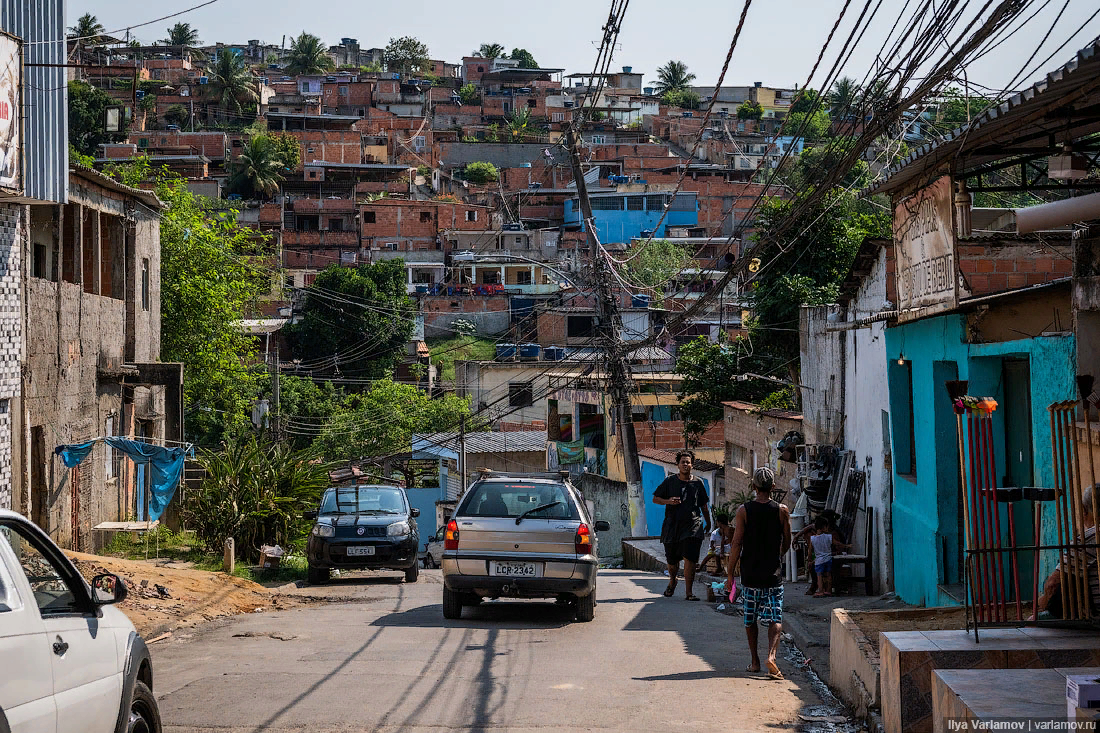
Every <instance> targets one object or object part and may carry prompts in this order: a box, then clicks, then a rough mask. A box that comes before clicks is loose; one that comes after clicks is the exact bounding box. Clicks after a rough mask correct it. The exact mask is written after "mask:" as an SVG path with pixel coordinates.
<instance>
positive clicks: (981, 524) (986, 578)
mask: <svg viewBox="0 0 1100 733" xmlns="http://www.w3.org/2000/svg"><path fill="white" fill-rule="evenodd" d="M967 426H968V428H969V431H968V432H969V439H970V491H971V493H972V496H973V499H974V512H975V516H974V521H975V522H976V523H977V525H978V531H977V533H976V534H977V540H978V543H977V544H978V547H979V548H980V549H985V548H986V547H987V545H986V531H985V512H984V511H982V502H981V494H980V493H979V492H980V491H981V489H980V485H981V470H980V465H981V464H980V462H979V460H978V451H979V450H980V448H979V445H978V435H977V426H976V424H975V420H974V414H973V413H972V412H968V413H967ZM977 566H978V568H977V570H978V574H979V576H980V578H979V585H980V588H981V602H980V605H979V611H980V615H981V616H982V617H983V619H984V618H986V614H987V613H988V612H989V608H987V606H986V601H987V599H990V595H989V590H990V582H991V580H992V579H991V578H990V574H989V563H988V561H987V559H986V558H985V557H983V556H979V560H978V562H977Z"/></svg>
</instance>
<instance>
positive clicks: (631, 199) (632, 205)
mask: <svg viewBox="0 0 1100 733" xmlns="http://www.w3.org/2000/svg"><path fill="white" fill-rule="evenodd" d="M644 209H645V196H627V197H626V210H627V211H643V210H644Z"/></svg>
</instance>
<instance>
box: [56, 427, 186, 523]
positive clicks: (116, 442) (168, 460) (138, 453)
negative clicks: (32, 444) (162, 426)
mask: <svg viewBox="0 0 1100 733" xmlns="http://www.w3.org/2000/svg"><path fill="white" fill-rule="evenodd" d="M100 441H103V442H104V443H106V444H107V445H109V446H111V447H112V448H114V449H115V450H118V451H121V452H122V453H123V454H124V455H125V456H126V457H127V458H129V459H130V460H131V461H133V462H134V463H142V464H148V466H149V469H150V470H149V480H150V483H151V484H152V487H151V489H150V491H149V519H150V520H151V521H155V520H157V519H160V516H161V514H163V513H164V509H165V507H167V506H168V502H170V501H172V497H173V496H174V495H175V493H176V487H177V486H179V482H180V476H181V475H182V474H183V462H184V459H186V458H187V453H188V451H186V450H184V449H183V448H178V447H172V448H169V447H166V446H160V445H152V444H150V443H142V442H141V441H138V440H131V439H129V438H123V437H121V436H117V435H111V436H108V437H106V438H95V439H94V440H89V441H87V442H84V443H74V444H71V445H59V446H57V447H56V448H54V453H56V454H57V455H59V456H61V462H62V463H64V464H65V466H66V467H67V468H76V467H77V466H79V465H80V463H81V461H83V460H84V459H85V458H87V457H88V454H89V453H91V452H92V448H93V447H94V446H95V444H96V443H98V442H100Z"/></svg>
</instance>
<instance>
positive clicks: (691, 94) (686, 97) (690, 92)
mask: <svg viewBox="0 0 1100 733" xmlns="http://www.w3.org/2000/svg"><path fill="white" fill-rule="evenodd" d="M661 101H662V102H663V103H665V104H667V105H668V106H669V107H680V108H681V109H699V104H700V99H699V94H698V92H696V91H695V90H694V89H673V90H672V91H668V92H665V93H664V94H662V95H661Z"/></svg>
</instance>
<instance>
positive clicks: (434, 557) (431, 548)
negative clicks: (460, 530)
mask: <svg viewBox="0 0 1100 733" xmlns="http://www.w3.org/2000/svg"><path fill="white" fill-rule="evenodd" d="M445 534H447V527H446V526H443V527H440V528H439V529H438V530H437V531H436V533H435V534H434V535H432V536H431V537H429V538H428V541H427V542H426V543H424V567H426V568H438V567H442V566H443V535H445Z"/></svg>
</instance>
